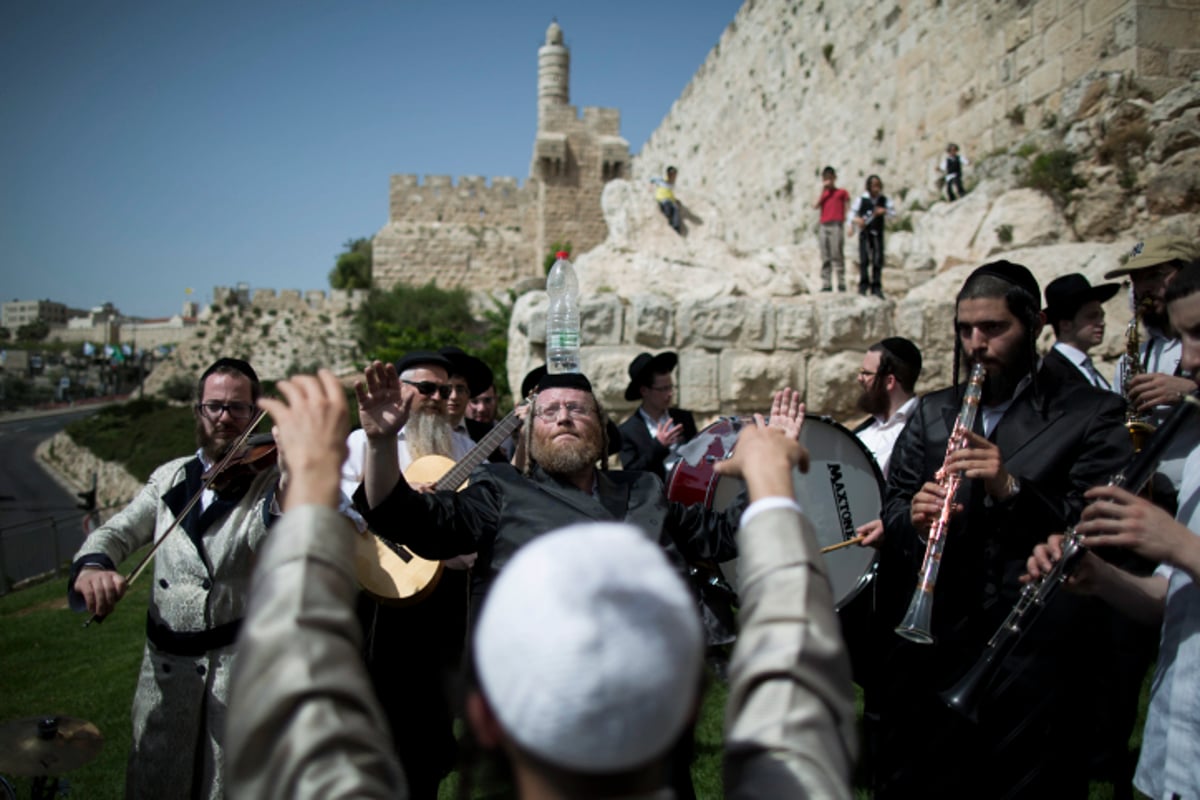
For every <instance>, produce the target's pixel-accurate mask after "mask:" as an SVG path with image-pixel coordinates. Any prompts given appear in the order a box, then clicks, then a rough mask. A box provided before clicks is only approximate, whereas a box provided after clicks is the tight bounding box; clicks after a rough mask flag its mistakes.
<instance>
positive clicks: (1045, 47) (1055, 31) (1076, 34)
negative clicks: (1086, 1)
mask: <svg viewBox="0 0 1200 800" xmlns="http://www.w3.org/2000/svg"><path fill="white" fill-rule="evenodd" d="M1082 35H1083V11H1082V9H1078V8H1076V9H1074V10H1072V11H1067V12H1065V13H1064V14H1063V16H1062V17H1060V18H1059V19H1058V20H1056V21H1055V22H1054V24H1053V25H1051V26H1050V27H1048V28H1046V32H1045V33H1044V34H1042V54H1043V56H1044V57H1045V58H1047V59H1048V58H1050V57H1051V56H1053V55H1058V54H1060V53H1062V51H1064V50H1066V49H1067V48H1068V47H1070V46H1071V45H1072V44H1074V43H1075V42H1077V41H1079V38H1080V37H1081V36H1082Z"/></svg>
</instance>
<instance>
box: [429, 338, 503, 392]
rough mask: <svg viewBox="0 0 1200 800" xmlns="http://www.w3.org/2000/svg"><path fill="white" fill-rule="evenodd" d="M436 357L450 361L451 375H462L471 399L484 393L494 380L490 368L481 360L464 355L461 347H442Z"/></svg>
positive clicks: (494, 377)
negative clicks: (465, 380)
mask: <svg viewBox="0 0 1200 800" xmlns="http://www.w3.org/2000/svg"><path fill="white" fill-rule="evenodd" d="M438 355H440V356H442V357H444V358H446V359H447V360H449V361H450V371H451V372H452V373H453V374H455V375H462V376H463V377H464V378H466V379H467V391H469V392H470V393H471V397H474V396H476V395H478V394H483V393H484V392H486V391H487V388H488V387H489V386H491V385H492V383H493V382H494V381H495V380H496V376H495V375H493V374H492V368H491V367H489V366H488V365H487V364H485V363H484V362H483V359H480V358H476V357H475V356H473V355H470V354H468V353H466V352H465V351H464V350H463V349H462V348H461V347H443V348H441V349H440V350H438Z"/></svg>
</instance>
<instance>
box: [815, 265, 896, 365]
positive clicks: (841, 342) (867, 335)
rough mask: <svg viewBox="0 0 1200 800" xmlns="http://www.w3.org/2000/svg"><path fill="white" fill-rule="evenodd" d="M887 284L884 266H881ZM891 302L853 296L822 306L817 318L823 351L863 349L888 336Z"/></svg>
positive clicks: (890, 331)
mask: <svg viewBox="0 0 1200 800" xmlns="http://www.w3.org/2000/svg"><path fill="white" fill-rule="evenodd" d="M883 279H884V284H885V285H886V284H887V270H884V275H883ZM891 309H892V305H891V304H890V303H886V302H880V301H879V300H877V299H875V298H854V299H851V300H848V302H838V303H837V305H836V307H834V306H832V305H829V306H826V307H825V308H823V309H822V313H821V315H820V317H819V319H818V330H819V334H818V336H819V341H820V343H821V348H822V350H823V351H824V352H826V353H834V352H837V351H839V350H845V349H857V350H865V349H866V347H867V345H869V344H871V343H872V342H877V341H879V340H880V339H883V338H885V337H887V336H891V333H892V323H891V316H892V315H891Z"/></svg>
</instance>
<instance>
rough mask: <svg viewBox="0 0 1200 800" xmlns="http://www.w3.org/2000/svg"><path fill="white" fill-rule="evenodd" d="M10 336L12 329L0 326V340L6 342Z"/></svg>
mask: <svg viewBox="0 0 1200 800" xmlns="http://www.w3.org/2000/svg"><path fill="white" fill-rule="evenodd" d="M11 338H12V331H10V330H9V329H8V328H4V327H0V342H7V341H8V340H9V339H11Z"/></svg>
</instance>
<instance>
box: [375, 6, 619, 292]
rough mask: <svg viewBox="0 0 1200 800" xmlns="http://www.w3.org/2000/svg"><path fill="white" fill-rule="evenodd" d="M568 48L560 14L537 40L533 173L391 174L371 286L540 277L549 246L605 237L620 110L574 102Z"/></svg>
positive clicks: (486, 284) (478, 284) (477, 285)
mask: <svg viewBox="0 0 1200 800" xmlns="http://www.w3.org/2000/svg"><path fill="white" fill-rule="evenodd" d="M570 66H571V52H570V50H569V49H568V48H567V46H566V45H565V44H564V42H563V32H562V28H560V27H559V25H558V23H557V22H554V23H551V24H550V27H549V28H547V29H546V40H545V43H544V44H543V45H542V46H541V47H540V48H538V72H537V92H538V118H537V135H536V138H535V139H534V144H533V157H532V159H531V162H530V166H529V178H528V180H527V181H526V182H525V185H524V186H519V185H518V183H517V180H516V179H515V178H511V177H504V178H492V180H491V185H490V186H489V185H488V183H487V181H486V180H485V179H484V178H482V177H478V176H464V177H461V178H459V180H458V184H457V185H455V184H454V183H453V181H452V180H451V178H450V177H449V176H448V175H427V176H425V181H424V183H421V182H420V180H419V179H418V177H417V176H416V175H393V176H392V180H391V191H390V208H389V214H388V222H387V224H385V225H384V226H383V228H381V229H380V231H379V232H378V233H377V234H376V235H375V238H374V240H373V243H372V252H373V265H372V280H373V282H374V284H375V285H376V286H377V287H380V288H383V289H390V288H391V287H393V286H395V285H397V284H408V285H423V284H425V283H427V282H428V281H430V280H431V279H432V280H433V281H435V282H436V283H437V285H439V286H441V287H442V288H456V287H465V288H469V289H502V288H508V287H511V286H512V285H514V284H515V283H517V282H519V281H521V280H524V279H527V278H540V277H542V276H543V275H544V274H545V273H544V272H543V266H542V260H543V258H544V257H545V256H546V254H547V253H549V252H550V250H551V248H552V247H554V245H556V244H559V243H570V244H571V246H572V250H573V252H574V253H576V254H579V253H583V252H586V251H587V250H590V249H591V248H593V247H595V246H596V245H598V244H600V243H601V242H602V241H604V239H605V237H606V236H607V235H608V230H607V227H606V225H605V222H604V214H603V212H602V211H601V208H600V195H601V193H602V192H603V190H604V184H605V183H607V182H608V181H610V180H613V179H614V178H624V177H628V176H629V174H630V171H629V143H628V142H627V141H625V140H624V139H623V138H621V112H620V111H618V110H617V109H615V108H594V107H585V108H584V109H583V115H582V117H581V116H580V114H579V111H578V109H577V108H576V107H575V106H573V105H571V104H570Z"/></svg>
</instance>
